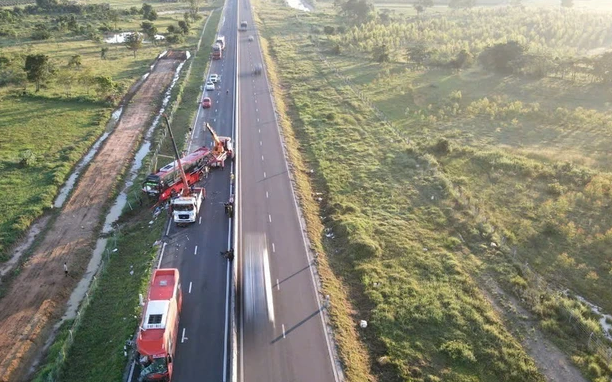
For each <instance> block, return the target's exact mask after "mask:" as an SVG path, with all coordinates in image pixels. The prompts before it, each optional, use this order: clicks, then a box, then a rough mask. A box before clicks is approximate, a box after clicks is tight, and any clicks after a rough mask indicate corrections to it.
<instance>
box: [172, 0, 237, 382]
mask: <svg viewBox="0 0 612 382" xmlns="http://www.w3.org/2000/svg"><path fill="white" fill-rule="evenodd" d="M235 3H236V0H227V2H226V6H225V8H224V11H223V12H224V14H223V15H222V17H221V24H220V30H219V34H221V35H224V36H225V38H226V46H227V48H226V49H225V51H224V57H223V58H222V59H221V60H212V61H211V65H210V73H217V74H219V75H220V76H221V80H220V82H219V83H218V84H217V89H216V90H215V91H206V92H205V94H204V96H206V97H210V98H211V100H212V107H211V108H210V109H202V108H201V106H200V105H199V103H198V105H197V107H198V108H199V111H198V114H197V117H196V123H195V125H194V130H193V133H192V137H191V141H190V151H191V150H195V149H196V148H198V147H201V146H203V145H210V144H211V142H212V139H211V137H210V133H208V131H207V130H204V128H203V127H204V124H205V123H206V122H208V123H210V124H211V126H213V128H214V129H215V130H216V131H217V133H218V134H219V135H222V136H232V134H233V123H234V97H235V94H234V89H235V77H236V76H235V73H236V55H235V44H236V23H237V21H236V12H235ZM208 52H210V47H206V46H203V47H202V48H201V52H200V54H208ZM203 75H204V74H203ZM203 84H204V81H203ZM227 90H229V94H226V91H227ZM185 101H186V102H190V100H185ZM196 101H198V100H193V103H194V104H195V102H196ZM199 101H201V99H200V100H199ZM237 155H239V153H238V154H237ZM232 169H233V164H231V163H230V161H228V162H227V163H226V167H225V170H223V171H222V170H221V169H214V170H211V173H210V176H209V177H208V179H204V180H203V181H202V182H201V185H202V186H205V187H206V191H207V198H206V200H205V202H204V205H203V206H202V208H203V210H202V211H200V218H199V220H198V221H197V222H196V223H195V224H193V225H191V226H188V227H184V228H180V227H176V226H175V225H174V224H170V226H169V227H168V228H169V229H168V231H167V233H166V237H165V238H164V242H165V243H166V246H165V249H164V253H163V258H162V259H161V262H160V267H163V268H166V267H176V268H178V269H179V271H180V274H181V283H182V289H183V311H182V313H181V319H180V324H179V339H178V344H177V351H176V357H175V361H174V362H175V365H174V375H173V380H175V381H180V382H201V381H215V382H221V381H226V380H228V379H227V378H228V377H229V376H228V372H229V366H230V365H229V364H228V358H229V354H230V351H231V349H229V347H228V344H227V343H226V341H227V339H228V338H227V337H228V335H229V333H227V332H226V324H227V321H226V308H227V306H226V303H227V300H226V299H227V297H228V296H227V289H226V287H227V281H228V276H229V264H228V262H227V260H226V259H225V258H223V257H222V256H221V255H220V252H221V251H225V250H227V249H228V245H229V241H230V236H229V235H230V220H229V219H228V218H227V216H226V215H225V212H224V207H223V203H225V202H227V201H228V199H229V195H230V173H231V171H232ZM226 352H227V353H226ZM224 356H226V357H227V358H225V359H224Z"/></svg>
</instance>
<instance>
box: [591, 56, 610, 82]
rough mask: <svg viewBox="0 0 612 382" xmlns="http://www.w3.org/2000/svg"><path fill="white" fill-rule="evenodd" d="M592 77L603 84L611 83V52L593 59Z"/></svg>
mask: <svg viewBox="0 0 612 382" xmlns="http://www.w3.org/2000/svg"><path fill="white" fill-rule="evenodd" d="M593 76H595V77H597V78H598V79H599V80H600V81H602V82H605V83H610V82H612V52H606V53H604V54H602V55H601V56H598V57H595V58H594V60H593Z"/></svg>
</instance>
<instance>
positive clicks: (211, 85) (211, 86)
mask: <svg viewBox="0 0 612 382" xmlns="http://www.w3.org/2000/svg"><path fill="white" fill-rule="evenodd" d="M204 89H206V90H215V84H214V83H213V82H210V81H208V82H207V83H206V86H204Z"/></svg>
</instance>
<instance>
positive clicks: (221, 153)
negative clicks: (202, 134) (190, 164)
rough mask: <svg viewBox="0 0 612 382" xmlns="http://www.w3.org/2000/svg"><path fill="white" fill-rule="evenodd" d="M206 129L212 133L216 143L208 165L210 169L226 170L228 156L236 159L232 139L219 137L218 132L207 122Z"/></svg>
mask: <svg viewBox="0 0 612 382" xmlns="http://www.w3.org/2000/svg"><path fill="white" fill-rule="evenodd" d="M205 126H206V129H207V130H208V131H210V134H211V135H212V138H213V141H214V147H213V149H212V156H211V158H210V161H209V162H208V165H209V166H210V167H221V168H225V161H226V160H227V158H228V156H229V158H231V159H234V148H233V146H232V138H230V137H220V136H218V135H217V132H216V131H215V130H214V129H213V128H212V126H211V125H210V124H209V123H208V122H206V125H205Z"/></svg>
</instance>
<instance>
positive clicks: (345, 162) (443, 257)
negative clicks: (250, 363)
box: [258, 4, 612, 381]
mask: <svg viewBox="0 0 612 382" xmlns="http://www.w3.org/2000/svg"><path fill="white" fill-rule="evenodd" d="M260 7H261V8H260V9H259V13H258V16H259V18H260V20H261V26H262V28H263V31H264V32H263V35H264V37H265V38H266V41H267V45H268V53H269V54H270V56H271V57H272V58H273V59H275V60H276V61H277V65H278V74H279V76H280V78H279V84H278V85H279V87H278V89H279V91H282V92H283V94H284V96H285V97H286V99H287V101H286V102H288V107H287V113H288V117H289V119H290V121H291V131H292V133H293V134H295V136H296V137H297V139H298V143H297V148H298V150H299V152H300V153H301V155H302V156H303V158H304V160H305V162H306V164H305V167H306V168H313V169H314V172H315V174H316V175H314V177H313V188H314V189H315V191H318V192H321V193H322V194H323V195H324V198H323V199H324V200H323V201H322V202H321V206H320V211H319V212H317V215H320V216H323V220H322V223H323V224H324V227H325V231H324V233H325V235H323V232H321V238H320V240H321V241H322V242H323V243H324V248H325V252H326V253H327V254H328V258H327V261H328V262H329V263H330V265H331V269H332V270H333V271H334V273H335V275H336V277H338V278H340V279H342V280H343V281H344V282H345V284H346V285H347V287H348V292H347V293H348V295H349V296H350V297H351V302H352V303H353V304H354V305H355V309H354V310H352V311H351V310H349V311H350V312H351V313H350V314H352V318H353V320H359V319H366V320H368V321H369V324H370V325H369V326H368V329H367V330H366V331H363V332H362V333H361V334H360V335H359V336H358V341H362V342H363V343H364V346H365V347H366V348H367V349H369V352H370V361H369V362H368V361H362V362H364V363H365V367H366V369H369V370H370V372H371V373H372V374H373V375H374V376H377V377H379V378H380V379H381V380H385V381H392V380H414V381H441V380H444V381H447V380H448V381H528V380H534V381H537V380H544V376H543V375H542V374H541V372H547V373H550V370H546V371H543V369H538V367H536V364H538V362H539V361H538V359H537V354H531V353H530V354H529V355H528V354H527V352H526V350H525V348H524V346H523V345H522V341H523V338H524V337H525V336H529V334H528V333H523V334H520V333H517V332H516V331H514V330H513V328H514V327H515V326H516V322H511V321H509V320H508V319H507V318H506V315H505V314H504V310H503V308H502V309H500V308H499V305H502V306H503V305H504V304H505V303H506V302H505V301H507V298H508V297H504V296H515V297H518V298H519V299H520V300H521V301H523V306H524V307H525V308H526V309H527V310H528V311H529V312H530V314H531V315H533V317H534V319H535V320H536V322H537V325H536V328H535V329H534V330H537V331H542V332H543V333H545V335H546V336H547V337H548V338H549V339H550V340H552V341H553V342H554V343H556V344H557V345H558V346H559V347H560V348H561V349H562V350H563V351H564V352H566V353H567V354H569V355H570V357H568V359H571V360H572V361H573V362H574V364H575V365H576V366H577V367H578V368H580V370H582V372H583V374H584V375H585V376H586V377H587V378H589V379H590V380H593V381H605V380H607V379H609V377H610V375H611V374H612V370H611V368H610V362H609V360H608V361H607V360H606V359H605V358H604V357H602V356H600V355H596V353H597V350H596V349H595V348H593V347H589V348H587V346H586V345H587V341H588V339H589V333H591V332H592V333H594V335H595V336H596V337H598V336H600V337H602V338H603V334H602V328H601V327H600V326H599V324H598V323H597V321H596V320H597V319H599V318H598V317H597V318H596V317H595V316H594V315H593V314H592V313H591V311H590V309H589V308H588V307H586V306H585V305H583V304H581V303H579V302H578V301H577V300H576V299H574V298H573V297H572V295H573V294H574V293H575V294H579V295H581V296H583V297H585V298H587V299H588V300H591V301H592V302H594V303H596V304H598V305H600V306H602V307H603V308H604V310H605V311H607V312H610V311H612V306H611V305H610V301H612V298H611V297H612V296H611V295H610V288H609V286H610V285H612V253H611V252H610V250H609V245H608V244H607V243H608V241H609V237H610V229H611V227H612V221H610V219H609V216H608V215H609V213H608V209H609V206H610V205H611V200H610V199H611V197H612V195H611V194H610V192H611V185H612V176H611V175H610V174H609V171H610V167H609V163H610V161H609V159H610V158H609V150H607V149H606V147H610V146H609V145H610V143H612V142H610V141H609V139H610V127H611V126H610V124H609V123H610V122H609V121H610V117H611V115H610V114H609V111H608V106H609V104H608V102H609V97H610V93H609V91H608V90H607V85H606V84H607V83H608V78H607V77H606V76H605V75H604V74H601V75H600V74H599V73H598V72H597V68H598V67H599V66H598V65H600V63H602V62H603V60H605V59H606V56H605V55H602V53H604V52H605V50H602V49H601V48H603V47H605V46H606V45H608V44H609V42H610V40H611V39H612V36H609V35H608V34H609V31H610V24H609V20H610V17H608V16H606V15H602V14H593V13H588V12H574V11H572V10H550V9H542V10H537V11H534V10H533V9H528V10H521V9H520V8H499V9H482V8H476V9H473V10H460V11H454V12H453V13H449V14H448V15H445V16H436V17H435V18H428V17H426V16H423V15H422V16H421V17H420V18H419V19H415V18H406V17H405V16H402V15H391V16H390V18H387V19H386V20H385V21H384V22H383V21H382V20H380V19H376V20H374V21H370V22H368V23H366V24H363V25H360V26H359V25H357V26H352V27H346V22H344V20H343V19H339V18H338V16H337V15H336V12H335V11H334V10H333V9H331V8H328V7H327V6H326V5H325V4H323V5H322V6H320V7H319V10H318V11H317V12H316V13H314V14H303V13H302V14H299V17H297V18H296V17H295V16H294V15H295V13H294V11H291V10H279V9H272V7H271V6H270V7H268V6H265V5H260ZM425 14H426V13H425ZM583 25H588V26H589V27H588V28H583V27H582V26H583ZM513 26H514V28H513ZM280 31H283V32H282V33H281V32H280ZM509 41H518V42H519V43H520V44H519V45H520V47H521V48H520V50H521V56H520V60H519V59H518V58H519V57H517V60H516V61H512V62H513V63H514V64H513V65H515V66H513V67H511V68H499V67H486V65H487V64H488V63H489V61H486V60H479V57H485V58H486V54H488V53H485V54H484V55H482V56H481V54H482V53H483V52H490V50H489V49H491V47H492V46H494V45H495V44H500V46H501V47H502V48H503V47H508V46H513V45H511V44H508V42H509ZM505 44H506V45H505ZM501 69H508V70H507V71H505V72H503V73H502V70H501ZM317 215H315V217H316V216H317ZM484 280H489V281H490V282H492V283H493V284H494V285H497V286H499V287H501V288H502V289H503V290H504V291H505V292H502V294H501V295H498V297H491V296H492V293H491V289H490V287H488V286H487V287H485V283H484ZM562 290H568V291H569V293H561V291H562ZM332 299H333V298H332ZM338 309H341V308H338ZM568 317H569V320H568ZM519 320H526V318H523V319H521V318H519ZM568 322H570V323H572V322H573V323H574V324H573V325H568ZM346 325H351V323H350V321H349V322H347V321H346V320H344V321H343V320H341V319H337V320H336V326H337V328H336V331H337V332H341V333H345V332H351V330H352V329H350V328H346V327H343V326H346ZM585 328H587V329H585ZM511 333H512V334H511ZM584 333H586V335H585V334H584ZM343 341H344V339H343V338H341V339H340V347H341V350H340V353H341V355H342V357H343V359H344V361H345V365H346V367H347V376H348V377H349V379H350V380H354V381H358V380H367V379H369V378H370V377H369V376H368V373H367V372H365V373H364V372H363V369H361V370H360V371H359V370H358V369H359V368H355V367H353V366H352V365H351V363H352V362H351V361H349V360H353V359H357V358H353V357H352V354H353V353H351V349H348V348H347V347H346V343H348V341H347V342H346V343H345V342H343ZM532 356H535V357H536V361H535V363H534V360H533V358H532ZM559 362H561V361H559ZM547 377H548V378H550V374H547ZM565 378H568V376H565ZM606 378H607V379H606ZM568 380H569V379H568ZM573 380H575V379H573Z"/></svg>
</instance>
